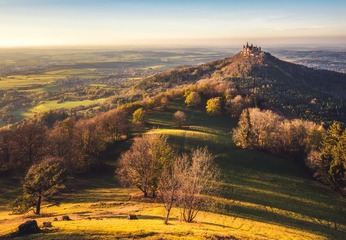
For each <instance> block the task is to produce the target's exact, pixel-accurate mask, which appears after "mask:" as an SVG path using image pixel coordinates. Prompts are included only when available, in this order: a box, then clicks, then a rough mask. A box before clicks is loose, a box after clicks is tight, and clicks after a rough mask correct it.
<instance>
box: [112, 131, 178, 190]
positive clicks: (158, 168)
mask: <svg viewBox="0 0 346 240" xmlns="http://www.w3.org/2000/svg"><path fill="white" fill-rule="evenodd" d="M172 157H173V153H172V149H171V147H170V146H169V144H168V143H167V137H164V136H162V135H154V134H147V135H143V136H142V137H138V138H135V139H134V142H133V144H132V146H131V148H130V150H128V151H127V152H125V153H124V154H122V155H121V157H120V159H119V162H118V169H117V170H116V174H117V178H118V179H119V181H120V182H121V183H123V184H129V185H131V186H135V187H137V188H138V189H140V190H141V191H142V192H143V194H144V197H156V195H157V188H158V183H159V177H160V175H161V172H162V169H163V167H164V165H165V164H167V163H168V162H169V161H171V160H172Z"/></svg>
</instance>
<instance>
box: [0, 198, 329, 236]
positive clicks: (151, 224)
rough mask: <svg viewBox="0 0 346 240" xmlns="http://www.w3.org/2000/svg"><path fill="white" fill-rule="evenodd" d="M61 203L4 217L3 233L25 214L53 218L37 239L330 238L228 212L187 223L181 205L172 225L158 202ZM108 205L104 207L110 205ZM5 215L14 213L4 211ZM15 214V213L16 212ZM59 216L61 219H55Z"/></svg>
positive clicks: (205, 215) (203, 215) (22, 218)
mask: <svg viewBox="0 0 346 240" xmlns="http://www.w3.org/2000/svg"><path fill="white" fill-rule="evenodd" d="M117 204H120V202H103V204H100V203H94V204H93V203H82V204H61V205H59V206H58V207H55V206H53V207H48V208H45V209H44V211H43V213H42V216H41V217H36V216H34V215H32V214H31V215H30V214H28V215H26V216H22V217H13V218H11V220H8V221H2V228H1V230H0V235H4V234H7V233H9V232H13V231H15V229H16V227H17V226H18V224H20V223H21V222H23V221H25V217H34V218H35V219H36V220H37V222H38V224H39V225H42V222H44V221H52V224H53V227H54V231H51V232H46V233H42V234H37V235H33V236H32V237H33V238H35V239H47V238H55V237H56V238H59V239H68V238H69V237H71V236H84V237H97V238H98V239H110V238H111V237H114V236H117V237H148V238H150V239H152V238H153V239H158V238H159V237H164V238H173V239H175V238H177V239H204V238H207V237H211V236H215V235H217V236H234V237H237V238H239V239H326V238H325V237H323V236H319V235H316V234H312V233H309V232H306V231H302V230H298V229H294V228H289V227H285V226H280V225H278V224H273V223H262V222H258V221H253V220H250V219H247V218H243V217H239V216H227V215H221V214H213V213H208V212H201V213H200V214H199V215H198V217H197V219H196V221H195V222H193V223H185V222H182V221H180V220H179V218H180V211H179V209H176V208H175V209H173V212H172V214H171V220H170V224H169V225H165V224H164V223H163V216H164V208H163V207H162V206H161V205H160V204H157V203H138V202H132V201H129V202H126V203H124V204H123V205H117ZM107 205H108V207H104V206H107ZM66 214H67V215H69V216H70V218H71V219H72V221H61V216H62V215H66ZM127 214H136V215H137V216H138V219H139V220H133V221H129V220H127V219H126V216H127ZM2 215H3V216H10V215H8V213H7V212H2ZM12 216H13V215H12ZM54 218H58V219H59V221H53V219H54Z"/></svg>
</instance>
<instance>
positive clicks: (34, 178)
mask: <svg viewBox="0 0 346 240" xmlns="http://www.w3.org/2000/svg"><path fill="white" fill-rule="evenodd" d="M68 176H69V175H68V171H67V170H66V168H65V167H64V164H63V161H62V160H61V159H59V158H54V157H47V158H45V159H43V160H42V161H41V162H40V163H36V164H34V165H32V166H31V167H30V168H29V170H28V172H27V174H26V175H25V178H24V181H23V195H22V197H21V198H20V199H18V200H17V201H16V204H17V207H18V210H19V211H20V212H26V211H28V210H29V209H30V208H32V207H35V210H34V212H35V214H40V212H41V203H42V200H43V199H45V200H47V201H49V200H50V198H51V197H53V196H55V195H57V194H58V193H60V192H61V191H62V190H63V189H65V187H66V186H65V183H66V181H67V180H68V179H69V178H68ZM18 205H19V206H18Z"/></svg>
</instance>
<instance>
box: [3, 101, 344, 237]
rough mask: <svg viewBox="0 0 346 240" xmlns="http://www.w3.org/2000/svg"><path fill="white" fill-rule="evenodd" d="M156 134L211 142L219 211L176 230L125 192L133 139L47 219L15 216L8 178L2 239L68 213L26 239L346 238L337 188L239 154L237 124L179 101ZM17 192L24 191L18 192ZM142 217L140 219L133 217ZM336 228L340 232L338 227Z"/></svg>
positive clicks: (184, 145) (188, 143) (294, 164)
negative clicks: (118, 165)
mask: <svg viewBox="0 0 346 240" xmlns="http://www.w3.org/2000/svg"><path fill="white" fill-rule="evenodd" d="M177 110H182V111H184V112H185V113H186V114H187V117H188V124H187V126H185V128H183V129H176V128H175V127H174V126H173V125H172V116H173V113H174V112H175V111H177ZM147 121H148V124H147V130H148V134H166V135H168V136H169V140H170V141H171V142H172V143H174V144H176V145H177V146H178V147H179V148H180V149H181V150H182V151H190V150H191V149H192V148H194V147H196V146H202V147H203V146H205V145H207V146H208V148H209V150H210V151H212V152H213V153H214V154H215V155H216V156H217V158H216V161H217V163H218V165H219V166H220V168H221V170H222V175H223V179H224V181H223V182H220V191H219V192H218V193H217V194H216V196H214V197H213V199H214V201H215V203H216V207H215V209H214V210H213V212H212V213H211V212H201V213H200V214H199V215H198V217H197V219H196V221H195V222H194V223H191V224H187V223H184V222H181V221H179V209H174V211H173V213H172V219H171V221H170V223H171V224H170V225H167V226H166V225H164V224H163V216H164V210H163V207H162V206H161V205H160V204H159V203H156V202H155V201H148V200H143V199H142V198H141V197H140V192H138V191H137V190H136V189H132V188H120V187H119V185H118V184H117V182H116V181H115V180H114V179H113V172H114V164H115V159H116V158H117V156H119V154H120V153H121V152H122V151H124V150H125V149H128V148H129V146H130V144H129V142H125V143H122V144H121V145H117V146H116V147H114V148H110V151H108V152H107V153H106V154H105V156H104V158H105V159H106V160H107V162H108V164H109V165H108V167H106V168H105V169H104V170H100V171H93V173H91V174H88V175H85V176H78V177H77V178H76V179H75V181H74V183H75V187H74V189H72V190H71V192H69V193H66V194H65V195H64V196H63V197H62V199H61V203H60V204H59V205H48V204H46V205H44V206H43V209H42V216H39V217H37V216H33V215H32V214H31V213H29V214H26V215H19V216H17V215H11V214H10V212H9V211H8V210H7V209H6V207H5V205H6V202H8V201H10V200H12V199H13V198H15V196H16V195H17V194H18V193H19V190H18V188H17V185H14V186H13V188H11V186H12V184H13V183H12V182H11V179H9V178H1V180H0V181H1V183H0V187H1V189H3V187H4V186H7V187H5V188H4V193H2V194H1V198H0V205H2V208H0V224H1V225H2V227H1V228H0V236H1V235H4V234H8V233H10V232H13V231H14V230H15V229H16V227H17V226H18V225H19V224H20V223H21V222H23V221H25V219H27V218H35V219H37V221H38V223H39V224H42V222H43V221H52V220H53V218H55V217H57V218H58V219H60V218H61V216H62V215H64V214H67V215H69V216H70V217H71V218H72V221H68V222H65V221H57V222H53V229H51V230H48V229H47V230H45V231H44V232H43V233H40V234H37V235H33V236H30V237H27V238H24V239H47V238H48V239H114V238H115V237H119V238H130V239H132V238H145V239H162V238H164V239H204V238H211V237H212V236H228V237H230V236H234V237H236V238H238V239H299V240H300V239H343V238H344V235H345V231H346V220H345V216H346V214H345V206H346V201H345V199H344V198H342V197H341V196H339V195H338V194H337V193H335V192H334V191H333V190H331V189H329V188H328V187H326V186H324V185H322V184H320V183H318V182H316V181H314V180H312V179H311V178H310V177H309V174H308V173H307V172H306V169H305V168H304V167H303V166H302V164H300V163H299V162H300V161H298V160H296V161H294V160H288V159H284V158H280V157H277V156H273V155H270V154H267V153H264V152H255V151H248V150H242V149H237V148H236V147H235V146H234V144H233V142H232V138H231V130H232V128H233V127H234V126H235V125H236V120H230V119H229V118H227V117H217V118H215V117H210V116H208V115H206V114H205V113H204V111H203V109H197V110H195V109H188V108H186V107H185V106H184V105H183V104H182V101H174V102H171V103H170V105H169V108H168V109H167V111H164V112H162V111H152V112H149V113H148V116H147ZM11 189H16V190H11ZM127 214H137V215H138V217H139V220H137V221H128V220H126V219H125V218H126V215H127ZM335 226H336V228H337V229H335Z"/></svg>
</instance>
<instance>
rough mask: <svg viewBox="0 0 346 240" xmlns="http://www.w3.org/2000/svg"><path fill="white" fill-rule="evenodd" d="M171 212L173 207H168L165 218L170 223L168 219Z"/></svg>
mask: <svg viewBox="0 0 346 240" xmlns="http://www.w3.org/2000/svg"><path fill="white" fill-rule="evenodd" d="M170 212H171V208H169V209H167V215H166V219H165V224H166V225H167V224H168V219H169V214H170Z"/></svg>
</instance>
